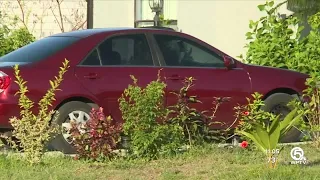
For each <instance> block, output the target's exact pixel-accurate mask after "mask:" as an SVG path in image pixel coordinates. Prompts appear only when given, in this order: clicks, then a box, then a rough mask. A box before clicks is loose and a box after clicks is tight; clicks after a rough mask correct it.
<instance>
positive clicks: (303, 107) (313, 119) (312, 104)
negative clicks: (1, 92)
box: [294, 72, 320, 148]
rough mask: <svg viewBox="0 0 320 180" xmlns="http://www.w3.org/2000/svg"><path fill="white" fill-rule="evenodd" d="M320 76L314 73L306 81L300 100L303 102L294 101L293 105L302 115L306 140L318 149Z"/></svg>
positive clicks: (319, 139) (319, 136) (319, 135)
mask: <svg viewBox="0 0 320 180" xmlns="http://www.w3.org/2000/svg"><path fill="white" fill-rule="evenodd" d="M319 82H320V75H319V72H314V73H312V74H311V75H310V78H308V79H307V81H306V85H307V89H305V90H304V92H303V95H302V98H303V99H304V100H305V102H300V101H295V102H294V103H295V105H296V106H297V107H298V108H299V110H300V111H301V112H302V113H303V115H304V117H305V119H306V122H307V123H306V124H305V126H304V130H305V131H307V132H308V133H307V137H306V138H308V139H311V140H312V141H313V144H314V145H315V146H316V147H318V148H320V89H319V88H320V84H319Z"/></svg>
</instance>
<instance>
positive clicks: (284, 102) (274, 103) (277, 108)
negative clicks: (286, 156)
mask: <svg viewBox="0 0 320 180" xmlns="http://www.w3.org/2000/svg"><path fill="white" fill-rule="evenodd" d="M294 98H295V97H294V96H293V95H290V94H286V93H274V94H272V95H270V96H269V97H267V98H266V99H265V100H264V104H265V105H264V106H263V107H262V108H261V109H262V110H264V111H267V112H271V113H274V114H279V113H281V114H283V117H285V116H286V115H287V114H288V113H289V112H290V111H291V110H292V109H291V108H290V107H288V103H289V102H290V101H292V100H293V99H294ZM301 134H302V133H301V131H299V130H298V129H297V128H295V127H293V128H291V129H290V130H289V131H288V132H287V134H286V135H285V136H284V137H283V138H282V139H281V140H280V142H281V143H289V142H297V141H300V139H301V138H300V137H301Z"/></svg>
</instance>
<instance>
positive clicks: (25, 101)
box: [8, 59, 69, 164]
mask: <svg viewBox="0 0 320 180" xmlns="http://www.w3.org/2000/svg"><path fill="white" fill-rule="evenodd" d="M68 68H69V61H68V60H67V59H65V61H64V62H63V66H62V67H60V71H59V75H58V76H56V77H55V78H54V80H52V81H51V80H50V81H49V82H50V85H51V88H50V89H49V90H48V91H47V93H46V94H45V95H44V96H43V97H42V99H41V100H40V101H39V102H38V108H39V112H38V114H35V113H34V112H33V111H32V110H31V109H32V108H33V107H34V102H33V101H31V100H30V99H29V98H28V97H27V93H28V92H29V90H28V88H27V86H26V83H27V82H26V81H25V80H24V79H23V78H22V77H21V75H20V70H19V67H18V65H15V66H14V71H15V77H16V79H17V80H16V81H15V82H16V83H17V84H18V86H19V91H18V92H17V93H16V95H19V106H20V117H19V118H18V117H12V118H11V119H10V123H11V125H12V127H13V129H14V130H13V132H12V137H14V138H16V139H17V141H15V140H13V139H12V137H9V138H8V141H9V142H10V143H11V144H12V146H13V148H15V149H16V150H18V149H19V148H20V147H21V148H22V149H23V151H24V153H25V157H26V159H27V161H28V162H30V163H31V164H35V163H39V162H41V158H42V156H43V154H44V152H45V146H46V144H47V143H48V142H49V141H50V140H51V139H52V138H53V137H54V136H55V135H56V133H57V132H58V128H57V125H56V124H55V123H54V121H55V120H53V121H51V120H52V119H53V114H54V111H48V109H49V106H51V104H52V102H53V101H54V100H55V92H56V91H57V90H59V89H58V88H59V86H60V84H61V82H62V80H63V75H64V74H65V73H66V71H67V69H68ZM57 115H58V114H57ZM57 117H58V116H55V117H54V119H55V118H57ZM51 122H53V123H51Z"/></svg>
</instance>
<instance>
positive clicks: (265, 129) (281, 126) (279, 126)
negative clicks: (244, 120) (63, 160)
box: [238, 108, 302, 168]
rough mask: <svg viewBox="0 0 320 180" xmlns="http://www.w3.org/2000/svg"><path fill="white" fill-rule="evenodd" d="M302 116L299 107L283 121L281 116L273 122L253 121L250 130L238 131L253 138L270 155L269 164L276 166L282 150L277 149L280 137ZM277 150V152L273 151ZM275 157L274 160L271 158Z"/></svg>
mask: <svg viewBox="0 0 320 180" xmlns="http://www.w3.org/2000/svg"><path fill="white" fill-rule="evenodd" d="M301 118H302V114H301V113H300V114H299V113H298V109H297V108H296V109H294V110H292V111H291V112H290V113H289V114H288V115H287V116H286V117H285V118H284V120H283V121H281V120H280V116H276V117H275V118H274V119H270V121H271V123H262V124H261V123H258V122H254V123H252V129H251V130H249V131H245V130H242V131H238V133H240V134H242V135H244V136H245V137H247V138H249V139H250V140H252V141H253V142H254V143H255V145H256V146H257V147H258V148H259V149H260V150H261V151H262V152H263V153H265V154H266V155H267V156H268V159H269V160H270V161H269V165H270V167H271V168H275V166H276V162H277V159H276V158H277V157H274V156H278V155H279V153H280V150H277V145H278V143H279V141H280V139H281V138H282V137H283V136H284V135H285V134H286V133H287V132H288V131H289V130H290V128H291V127H292V126H293V125H295V124H297V123H298V122H299V121H300V120H301ZM273 151H276V153H273ZM271 159H273V160H271Z"/></svg>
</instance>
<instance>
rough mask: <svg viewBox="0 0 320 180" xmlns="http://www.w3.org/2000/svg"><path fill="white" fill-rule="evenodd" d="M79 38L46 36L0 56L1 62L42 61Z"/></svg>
mask: <svg viewBox="0 0 320 180" xmlns="http://www.w3.org/2000/svg"><path fill="white" fill-rule="evenodd" d="M78 40H79V38H76V37H67V36H65V37H63V36H51V37H46V38H43V39H40V40H37V41H35V42H33V43H30V44H28V45H26V46H23V47H21V48H19V49H17V50H15V51H13V52H11V53H8V54H6V55H4V56H2V57H0V62H26V63H33V62H37V61H41V60H44V59H46V58H47V57H49V56H52V55H54V54H55V53H57V52H58V51H60V50H62V49H64V48H66V47H68V46H70V45H71V44H73V43H75V42H76V41H78Z"/></svg>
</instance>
